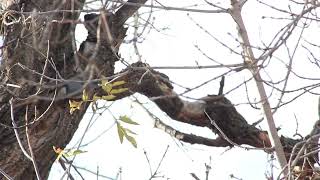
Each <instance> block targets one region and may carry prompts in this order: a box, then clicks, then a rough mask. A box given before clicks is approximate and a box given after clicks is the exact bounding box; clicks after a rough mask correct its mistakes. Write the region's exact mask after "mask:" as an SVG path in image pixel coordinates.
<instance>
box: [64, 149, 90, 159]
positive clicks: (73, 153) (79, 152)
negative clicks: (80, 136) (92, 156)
mask: <svg viewBox="0 0 320 180" xmlns="http://www.w3.org/2000/svg"><path fill="white" fill-rule="evenodd" d="M85 152H87V151H82V150H80V149H77V150H71V151H69V152H68V153H65V154H64V155H65V156H66V157H72V156H75V155H78V154H82V153H85Z"/></svg>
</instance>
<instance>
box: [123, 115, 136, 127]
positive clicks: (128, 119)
mask: <svg viewBox="0 0 320 180" xmlns="http://www.w3.org/2000/svg"><path fill="white" fill-rule="evenodd" d="M119 120H120V121H122V122H125V123H128V124H133V125H139V124H138V123H137V122H135V121H133V120H132V119H131V118H129V117H128V116H120V117H119Z"/></svg>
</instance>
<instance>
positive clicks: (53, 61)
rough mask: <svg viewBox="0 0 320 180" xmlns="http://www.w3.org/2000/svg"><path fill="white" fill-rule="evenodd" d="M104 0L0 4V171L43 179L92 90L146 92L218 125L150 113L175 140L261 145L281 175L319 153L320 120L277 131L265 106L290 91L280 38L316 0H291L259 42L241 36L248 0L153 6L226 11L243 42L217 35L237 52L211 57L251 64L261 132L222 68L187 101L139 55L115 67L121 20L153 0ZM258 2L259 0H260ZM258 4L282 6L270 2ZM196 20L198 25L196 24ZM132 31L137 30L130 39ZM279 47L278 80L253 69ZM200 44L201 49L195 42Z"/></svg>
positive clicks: (309, 16)
mask: <svg viewBox="0 0 320 180" xmlns="http://www.w3.org/2000/svg"><path fill="white" fill-rule="evenodd" d="M107 2H108V1H107ZM107 2H106V4H104V6H103V7H102V9H100V10H99V11H94V12H96V13H97V14H96V13H93V12H92V11H90V10H88V11H85V10H83V8H84V5H85V1H83V0H78V1H59V0H56V1H51V2H48V1H44V0H36V1H28V0H20V1H4V2H2V6H3V8H4V10H3V11H2V15H1V21H2V23H1V32H2V34H3V36H4V45H3V46H2V48H1V49H2V51H3V55H2V61H1V86H2V88H1V90H0V97H1V98H0V102H1V103H0V105H1V106H0V116H1V126H0V144H1V146H0V147H1V150H0V151H1V153H0V164H1V167H0V168H1V169H0V170H1V174H2V175H3V176H6V177H7V178H10V177H12V178H14V179H36V178H38V179H46V178H47V176H48V172H49V170H50V167H51V165H52V163H53V162H54V161H55V159H56V157H57V154H56V153H55V152H54V151H53V150H52V147H53V146H55V147H60V148H63V147H65V146H66V145H67V143H68V142H69V141H70V139H71V138H72V136H73V134H74V132H75V131H76V130H77V127H78V124H79V122H80V121H81V119H82V117H83V115H84V113H85V112H86V109H87V108H88V107H89V105H90V104H91V103H94V102H95V101H96V100H108V101H116V100H118V99H121V98H124V97H127V96H130V95H132V94H133V93H136V92H137V93H140V94H143V95H145V96H146V97H148V98H150V99H151V100H152V101H153V102H155V103H156V104H157V105H158V107H159V108H160V109H161V110H162V111H163V112H165V113H166V114H167V115H168V116H170V117H171V118H172V119H174V120H176V121H180V122H184V123H188V124H191V125H194V126H201V127H208V128H209V129H211V130H212V131H213V132H215V133H216V134H217V135H218V137H217V138H216V139H209V138H205V137H200V136H196V135H192V134H187V133H183V132H180V131H177V130H175V129H173V128H172V127H170V126H169V125H166V124H164V123H163V122H161V120H158V121H157V123H156V126H157V127H159V128H161V129H163V130H165V131H166V132H169V133H170V134H171V135H172V136H174V137H175V138H177V139H179V140H181V141H183V142H188V143H191V144H193V143H198V144H204V145H207V146H214V147H227V146H230V147H232V146H241V145H243V144H245V145H249V146H252V147H254V148H261V150H265V151H266V152H268V153H271V152H275V154H276V156H277V159H278V161H279V163H280V165H281V168H283V175H284V176H288V177H289V176H293V175H295V176H296V175H299V176H301V177H303V178H304V177H307V176H308V177H309V176H310V177H311V176H313V175H314V174H315V170H314V169H313V166H314V163H315V162H317V161H318V160H317V152H318V150H317V142H318V139H319V136H318V135H317V134H318V126H319V125H318V124H319V122H318V121H317V122H315V126H314V129H313V130H312V131H311V133H310V134H309V135H308V136H307V137H305V138H302V139H293V138H289V137H284V136H281V137H279V136H278V133H277V127H276V125H275V122H274V120H273V113H274V112H275V111H276V110H277V109H278V108H280V107H281V106H283V105H285V104H287V103H284V102H283V101H282V98H283V96H284V95H285V94H287V93H290V91H291V90H287V82H288V80H289V75H290V73H294V71H292V59H293V54H294V53H293V54H291V52H290V48H289V47H288V45H287V43H288V42H289V39H290V38H291V37H294V35H293V34H295V33H294V32H295V29H298V28H299V29H302V30H304V29H305V28H306V26H307V25H308V24H307V22H306V21H311V22H313V21H316V20H317V17H316V15H313V12H314V11H315V10H316V8H317V7H318V6H319V3H317V2H313V1H312V2H307V1H303V2H302V4H301V3H299V2H290V3H291V4H290V5H292V4H294V5H295V6H299V7H300V6H303V8H302V11H301V12H300V13H292V12H290V11H285V12H284V13H286V14H288V15H290V17H291V19H290V21H289V23H288V24H287V25H286V26H285V27H284V28H283V29H281V30H280V31H279V33H278V34H276V35H275V37H274V39H273V41H271V42H270V43H269V44H268V45H265V47H263V48H261V47H256V46H254V45H252V43H251V42H250V40H249V34H248V31H247V29H246V26H245V24H244V21H243V18H242V14H241V10H242V8H243V7H244V5H245V4H246V1H236V0H231V5H229V6H228V7H223V6H220V5H219V6H218V5H216V4H214V3H211V2H207V1H205V2H206V3H207V4H209V5H211V6H212V8H213V10H199V9H188V8H174V7H165V6H160V7H158V8H164V9H167V10H174V9H176V10H184V11H191V12H192V11H195V12H207V13H225V14H229V15H230V17H232V18H233V20H234V22H235V26H236V28H237V33H238V35H239V37H238V38H237V42H238V45H240V46H241V51H239V50H237V49H234V48H230V46H228V45H226V44H224V42H220V43H221V44H222V45H223V46H225V47H226V48H229V50H230V51H232V52H233V53H235V54H238V55H239V58H242V61H243V62H242V63H240V64H227V63H220V64H218V65H214V66H213V67H215V68H218V67H221V68H225V67H227V68H229V69H230V72H231V71H232V72H240V71H246V70H249V71H250V72H251V74H252V76H251V78H250V80H253V81H254V82H255V83H256V86H257V89H258V92H259V98H260V100H259V102H257V103H256V104H261V106H262V109H263V111H264V114H265V119H266V121H267V122H268V127H269V129H268V132H267V131H264V130H261V129H259V128H257V127H256V124H257V123H255V124H253V125H251V124H249V123H248V122H247V121H246V119H245V118H244V117H243V116H242V115H241V114H240V113H238V111H237V110H236V108H235V107H234V104H232V100H230V99H228V98H227V97H226V92H224V76H221V82H220V89H219V91H217V94H214V95H207V96H205V97H203V98H201V99H198V100H197V101H188V100H185V99H183V98H181V97H182V96H181V95H179V94H177V93H176V92H175V91H174V89H173V83H172V81H170V79H169V77H168V76H167V75H165V74H163V73H161V72H159V71H157V70H155V68H152V67H150V66H148V64H146V63H143V62H142V61H138V62H135V63H132V64H127V67H126V68H125V69H123V70H122V71H121V72H119V73H115V69H114V66H115V63H116V62H119V61H124V62H125V60H123V59H122V58H121V57H120V56H119V54H118V51H119V47H120V45H121V44H122V42H123V40H124V38H125V35H126V32H127V28H125V27H124V24H125V22H126V21H127V20H128V19H129V18H130V17H131V16H133V15H134V14H135V12H136V11H137V10H138V9H139V8H140V7H141V6H149V7H151V6H152V5H147V4H145V3H146V0H128V1H127V2H118V3H117V1H115V2H114V4H113V5H114V6H109V5H110V2H113V1H110V2H109V4H107ZM259 3H261V4H265V3H264V2H260V1H259ZM288 3H289V2H288ZM265 5H266V6H270V8H272V9H274V10H277V11H282V9H278V8H277V7H275V6H272V5H270V4H265ZM106 9H109V10H110V9H111V10H112V11H106ZM81 12H86V13H87V14H86V15H85V18H84V22H83V23H84V24H85V26H86V29H87V30H88V37H87V39H86V40H85V41H84V42H82V43H81V46H80V49H79V50H77V48H76V43H75V42H76V41H75V27H76V24H77V23H81V22H79V20H78V18H79V15H80V13H81ZM198 27H199V28H202V27H201V25H199V24H198ZM202 29H203V30H204V31H205V32H207V33H208V34H210V33H209V32H208V31H206V30H205V29H204V28H202ZM301 34H302V33H301ZM299 37H302V35H300V36H299ZM135 38H136V36H135V37H134V38H133V41H135V40H136V39H135ZM299 42H300V39H298V40H297V41H296V43H295V45H296V46H299ZM309 45H311V46H315V47H317V44H312V43H311V42H310V43H309ZM283 47H284V48H286V47H287V49H288V54H289V55H288V56H289V57H290V58H289V59H290V61H289V63H288V64H286V63H284V64H285V65H286V68H287V75H286V76H285V78H284V80H280V81H279V82H274V81H267V80H265V79H264V77H263V76H262V75H261V71H262V70H265V69H266V68H267V65H268V61H271V60H273V58H274V54H276V53H277V51H278V50H281V49H282V48H283ZM299 47H300V46H299ZM302 47H303V46H302ZM254 49H257V50H259V51H261V52H258V53H259V56H258V57H257V56H256V55H255V53H254ZM305 49H306V50H310V49H311V48H308V47H306V48H305ZM199 51H200V52H201V49H200V48H199ZM308 52H309V54H310V56H311V59H310V62H311V63H312V64H315V65H316V66H317V67H318V60H317V58H316V57H315V56H314V55H313V53H312V51H308ZM203 54H204V55H205V53H203ZM185 68H187V67H185ZM191 68H192V67H191ZM193 68H194V67H193ZM196 68H205V67H200V66H199V67H196ZM297 76H298V75H297ZM301 78H306V77H301ZM306 79H309V80H312V79H311V78H306ZM242 84H245V83H242ZM278 84H280V86H282V87H281V88H279V87H278V86H277V85H278ZM266 86H271V87H272V88H273V89H274V90H275V91H277V92H280V93H281V95H280V100H279V103H278V104H277V105H276V106H274V107H271V105H270V103H269V97H268V95H267V91H266ZM317 86H318V83H316V84H313V85H307V86H301V87H300V88H299V89H298V90H300V89H304V93H306V92H312V93H315V94H316V92H313V91H312V90H313V89H316V88H317ZM298 90H292V91H298ZM209 93H210V94H211V93H212V92H208V94H209ZM252 106H253V107H255V105H252ZM70 108H71V110H70ZM127 121H130V120H127ZM118 129H120V130H122V131H123V130H124V129H123V128H118ZM119 136H120V137H122V138H123V137H124V136H125V137H126V138H127V139H128V140H129V141H130V142H131V143H132V144H135V140H134V138H133V137H131V136H128V134H125V133H124V132H122V133H121V132H120V133H119ZM56 151H58V152H59V150H56ZM295 167H301V169H302V170H304V171H303V172H306V173H301V172H302V171H299V173H298V174H294V173H293V169H294V168H295Z"/></svg>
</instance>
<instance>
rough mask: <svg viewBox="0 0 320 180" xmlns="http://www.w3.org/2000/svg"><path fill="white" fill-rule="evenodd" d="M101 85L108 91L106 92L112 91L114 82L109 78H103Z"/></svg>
mask: <svg viewBox="0 0 320 180" xmlns="http://www.w3.org/2000/svg"><path fill="white" fill-rule="evenodd" d="M100 86H101V87H102V89H103V90H104V91H105V92H106V93H108V94H109V93H110V91H111V90H112V84H111V83H109V81H108V80H101V84H100Z"/></svg>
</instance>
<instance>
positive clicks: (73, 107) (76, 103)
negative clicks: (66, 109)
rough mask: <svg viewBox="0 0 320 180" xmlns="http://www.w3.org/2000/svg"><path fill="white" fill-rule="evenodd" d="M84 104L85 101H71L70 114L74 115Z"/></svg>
mask: <svg viewBox="0 0 320 180" xmlns="http://www.w3.org/2000/svg"><path fill="white" fill-rule="evenodd" d="M82 103H83V101H75V100H69V106H70V114H72V113H73V112H74V111H75V110H77V109H78V110H80V108H81V105H82Z"/></svg>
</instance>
